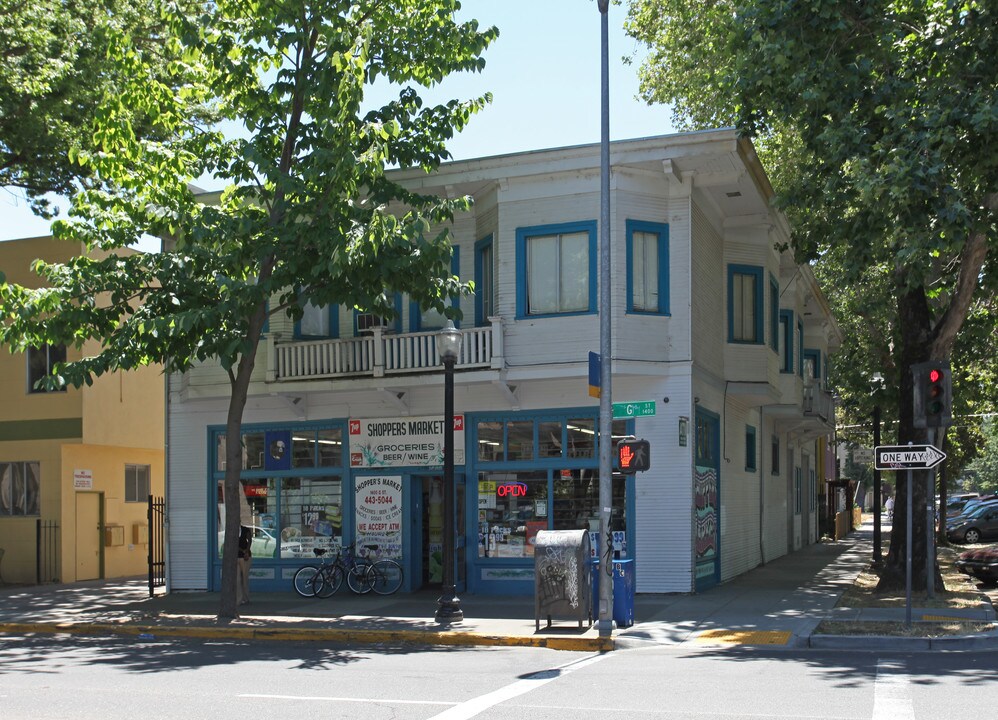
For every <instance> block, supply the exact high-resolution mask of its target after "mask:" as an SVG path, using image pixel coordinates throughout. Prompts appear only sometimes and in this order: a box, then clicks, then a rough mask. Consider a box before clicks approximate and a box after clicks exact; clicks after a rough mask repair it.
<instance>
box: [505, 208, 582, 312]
mask: <svg viewBox="0 0 998 720" xmlns="http://www.w3.org/2000/svg"><path fill="white" fill-rule="evenodd" d="M596 230H597V223H596V221H595V220H585V221H581V222H567V223H557V224H553V225H535V226H532V227H521V228H517V229H516V318H517V320H524V319H527V318H545V317H567V316H569V315H593V314H595V313H596ZM577 232H584V233H587V234H588V235H589V258H588V259H589V306H588V308H587V309H585V310H576V311H571V312H558V313H531V312H529V306H528V302H527V274H528V270H529V268H527V242H528V241H529V240H530V238H532V237H538V236H542V235H566V234H569V233H577Z"/></svg>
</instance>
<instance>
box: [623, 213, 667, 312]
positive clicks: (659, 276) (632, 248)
mask: <svg viewBox="0 0 998 720" xmlns="http://www.w3.org/2000/svg"><path fill="white" fill-rule="evenodd" d="M668 272H669V226H668V225H665V224H662V223H650V222H640V221H638V220H628V221H627V311H628V312H634V313H655V314H661V315H667V314H668V313H669V279H668V278H669V274H668Z"/></svg>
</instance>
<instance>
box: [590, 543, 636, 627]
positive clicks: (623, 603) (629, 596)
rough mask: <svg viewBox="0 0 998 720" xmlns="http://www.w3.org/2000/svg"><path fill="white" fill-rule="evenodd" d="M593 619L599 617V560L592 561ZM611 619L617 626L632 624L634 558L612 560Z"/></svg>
mask: <svg viewBox="0 0 998 720" xmlns="http://www.w3.org/2000/svg"><path fill="white" fill-rule="evenodd" d="M592 566H593V570H592V576H593V578H592V582H593V588H592V593H593V602H592V606H593V620H598V619H599V573H600V565H599V560H593V561H592ZM610 614H611V617H613V621H614V622H615V623H617V627H630V626H631V625H633V624H634V560H633V559H627V560H614V561H613V610H612V611H611V613H610Z"/></svg>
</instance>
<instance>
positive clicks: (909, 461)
mask: <svg viewBox="0 0 998 720" xmlns="http://www.w3.org/2000/svg"><path fill="white" fill-rule="evenodd" d="M874 449H875V450H876V453H877V461H876V464H875V467H876V468H877V470H928V469H929V468H934V467H935V466H936V465H938V464H939V463H941V462H942V461H943V460H945V459H946V453H944V452H943V451H942V450H940V449H939V448H937V447H935V446H934V445H878V446H877V447H876V448H874Z"/></svg>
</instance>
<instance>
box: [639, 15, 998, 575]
mask: <svg viewBox="0 0 998 720" xmlns="http://www.w3.org/2000/svg"><path fill="white" fill-rule="evenodd" d="M996 25H998V7H995V5H994V4H993V3H990V2H984V1H978V0H934V1H932V2H922V1H916V0H879V1H878V2H865V3H855V2H850V1H849V0H711V1H709V2H703V0H632V1H631V3H630V11H629V16H628V21H627V28H628V31H629V32H630V33H631V34H632V35H633V36H634V37H635V38H637V39H638V40H641V41H643V42H645V43H646V44H648V46H649V48H650V54H649V55H648V58H647V60H646V62H645V63H644V65H643V66H642V68H641V81H642V91H643V93H644V95H645V97H646V98H647V99H648V100H650V101H661V102H669V103H672V104H673V107H674V108H675V113H676V116H677V120H678V122H679V124H680V126H682V127H687V128H702V127H706V126H711V125H718V124H733V125H735V126H737V127H738V128H739V129H740V130H741V131H742V132H743V133H745V134H746V135H750V136H754V137H755V138H756V139H757V143H758V146H759V147H760V148H761V149H762V151H763V152H765V153H766V165H767V167H769V168H771V169H773V172H772V179H773V184H774V186H775V188H776V190H777V194H778V196H779V197H778V202H779V205H780V206H781V208H782V209H783V210H784V211H785V212H786V213H787V215H788V216H789V217H790V219H791V222H792V223H793V226H794V228H795V230H794V233H793V238H792V242H793V245H794V249H795V251H796V255H797V257H798V259H799V260H809V259H814V258H817V257H819V256H820V257H822V258H823V262H827V261H828V260H830V262H831V263H832V264H836V263H837V268H838V270H839V272H838V273H837V280H838V282H837V283H836V284H832V285H828V284H827V283H826V285H825V287H826V290H827V291H828V293H829V294H830V295H832V296H834V295H835V294H836V293H837V292H839V289H840V288H841V289H842V291H844V292H852V293H855V294H856V298H855V299H856V301H857V302H859V303H865V302H866V301H868V300H874V301H877V302H879V301H881V300H884V299H887V300H889V301H890V303H891V312H890V313H889V314H887V315H886V316H883V317H877V316H878V315H879V314H878V313H873V314H872V315H871V317H875V324H874V328H873V332H875V333H877V334H878V335H879V337H880V338H881V340H880V341H878V340H877V339H876V338H871V339H870V340H869V344H870V345H871V349H872V350H874V351H875V352H874V353H873V354H872V355H871V356H870V357H869V358H867V359H865V360H863V362H862V364H861V365H860V366H859V367H860V368H862V370H861V371H860V372H859V373H856V376H857V377H856V378H854V381H855V382H857V383H858V387H863V386H866V387H868V377H869V376H870V375H872V371H873V370H874V369H878V370H881V371H883V370H884V368H882V367H880V368H878V367H877V366H876V365H874V364H873V358H876V362H878V363H880V362H881V361H882V360H883V349H884V348H887V349H888V350H889V353H890V356H891V358H892V363H891V365H892V366H893V367H894V368H895V370H894V380H895V381H896V382H895V390H896V393H897V394H896V400H897V408H898V418H897V419H898V430H899V431H898V435H897V437H898V440H899V441H901V442H906V441H908V440H913V441H915V442H916V443H920V442H922V441H924V440H925V438H926V436H925V434H924V432H923V431H919V430H917V429H916V428H914V427H913V423H912V409H913V408H912V404H913V403H912V378H911V375H910V372H909V371H908V368H910V366H911V365H913V364H915V363H918V362H922V361H925V360H929V359H943V360H947V359H950V358H951V355H952V353H953V349H954V346H955V344H956V341H957V338H958V336H959V332H960V329H961V327H962V326H963V324H964V322H965V320H966V318H967V317H968V314H969V313H970V312H971V309H972V308H973V307H974V304H975V301H977V300H979V299H980V298H981V297H989V296H991V297H993V296H994V293H995V287H996V285H995V274H994V273H993V272H989V265H988V264H987V263H986V259H987V256H988V251H989V249H990V248H993V246H994V244H995V242H996V239H995V238H996V237H998V236H996V234H995V220H996V211H998V160H996V157H998V156H996V155H995V153H993V152H991V151H990V150H988V148H992V147H994V146H995V143H996V140H998V106H996V105H995V103H994V88H995V87H996V85H998V68H996V66H995V64H994V63H993V62H992V58H993V57H994V56H995V54H996V53H998V35H996V34H995V33H994V28H995V27H996ZM871 277H875V278H878V279H879V280H880V281H882V282H883V286H882V287H881V286H880V285H877V286H868V285H867V284H866V283H867V282H868V281H869V279H870V278H871ZM868 292H869V293H870V295H868V294H867V293H868ZM885 293H886V294H885ZM883 322H886V323H887V324H886V325H883V324H881V323H883ZM890 340H893V343H890V342H889V341H890ZM878 344H880V345H881V347H879V348H878V347H875V346H876V345H878ZM857 356H858V354H857ZM884 375H885V377H890V376H889V375H888V373H886V372H884ZM860 383H861V384H860ZM970 391H972V390H971V388H963V387H961V386H960V385H957V387H956V392H957V393H960V392H970ZM900 489H901V492H899V497H898V506H897V511H896V515H895V517H896V518H899V519H900V520H901V522H900V523H898V522H895V525H894V530H895V532H894V536H893V538H892V542H891V547H890V552H889V554H888V558H887V564H886V567H885V570H884V572H883V574H882V578H881V586H882V587H896V586H898V585H899V584H901V583H903V578H904V567H905V557H906V555H907V552H908V549H907V547H906V545H905V541H904V536H905V526H904V520H903V518H904V516H905V513H904V507H905V504H906V503H907V502H909V501H910V502H912V503H913V506H914V507H915V508H919V507H924V506H925V502H926V499H927V497H926V493H925V490H924V483H921V482H919V483H916V486H915V490H914V492H913V497H912V498H908V497H907V496H906V493H905V492H904V483H901V484H900ZM915 518H916V519H915V522H914V527H913V530H914V533H913V535H914V538H915V540H914V544H913V548H912V553H913V556H914V558H915V561H914V570H915V572H914V585H915V587H916V588H924V587H925V586H926V584H927V578H928V577H929V573H928V572H927V568H926V563H925V562H924V557H925V552H924V538H925V514H924V513H921V512H916V513H915ZM937 582H938V576H937Z"/></svg>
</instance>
